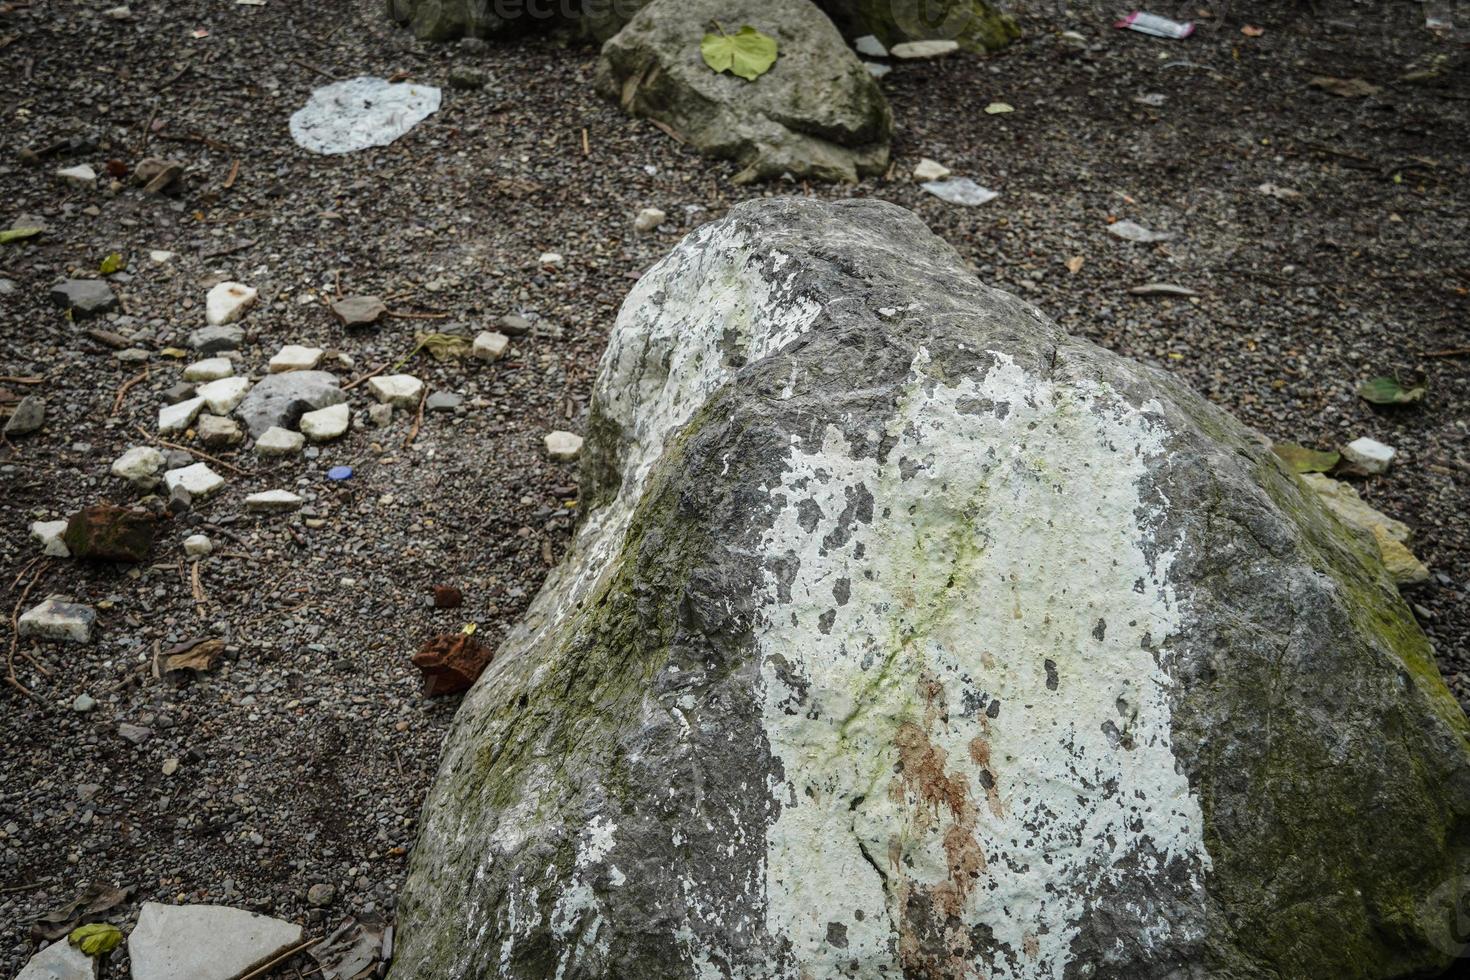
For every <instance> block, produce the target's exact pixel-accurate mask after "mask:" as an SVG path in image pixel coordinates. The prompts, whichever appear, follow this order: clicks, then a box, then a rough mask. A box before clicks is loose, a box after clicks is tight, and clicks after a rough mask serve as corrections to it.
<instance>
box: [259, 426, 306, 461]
mask: <svg viewBox="0 0 1470 980" xmlns="http://www.w3.org/2000/svg"><path fill="white" fill-rule="evenodd" d="M304 445H306V436H304V435H302V434H301V433H299V432H292V431H291V430H290V429H283V428H281V427H280V426H278V425H273V426H271V427H270V428H269V429H266V430H265V431H264V432H262V433H261V434H260V438H258V439H256V440H255V451H256V452H258V453H260V455H262V456H290V455H292V454H293V453H299V452H301V447H302V446H304Z"/></svg>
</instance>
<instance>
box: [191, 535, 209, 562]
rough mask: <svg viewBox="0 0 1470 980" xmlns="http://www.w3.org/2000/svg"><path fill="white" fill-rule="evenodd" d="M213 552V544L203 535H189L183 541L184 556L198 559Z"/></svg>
mask: <svg viewBox="0 0 1470 980" xmlns="http://www.w3.org/2000/svg"><path fill="white" fill-rule="evenodd" d="M213 550H214V542H213V541H211V540H209V538H208V537H207V536H205V535H203V534H191V535H189V536H188V537H187V538H185V539H184V554H186V555H189V556H190V557H193V558H199V557H202V556H203V555H207V554H209V553H210V552H211V551H213Z"/></svg>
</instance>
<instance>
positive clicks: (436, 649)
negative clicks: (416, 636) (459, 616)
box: [413, 633, 495, 698]
mask: <svg viewBox="0 0 1470 980" xmlns="http://www.w3.org/2000/svg"><path fill="white" fill-rule="evenodd" d="M494 656H495V654H494V653H492V652H491V650H490V648H489V647H487V646H484V645H483V644H480V643H478V642H476V641H475V639H474V638H473V637H470V636H467V635H465V634H464V633H441V634H439V635H438V636H436V637H433V638H432V639H430V640H429V642H427V643H425V644H424V645H423V646H422V647H421V648H420V649H419V652H418V653H416V654H414V655H413V665H414V666H415V667H417V668H418V669H419V670H420V671H421V672H422V673H423V675H424V696H425V697H430V698H432V697H437V696H439V695H441V694H458V693H459V692H460V691H466V690H469V687H470V685H471V684H473V683H475V678H477V677H479V676H480V672H481V671H483V670H484V669H485V668H486V667H487V666H489V664H490V660H491V658H492V657H494Z"/></svg>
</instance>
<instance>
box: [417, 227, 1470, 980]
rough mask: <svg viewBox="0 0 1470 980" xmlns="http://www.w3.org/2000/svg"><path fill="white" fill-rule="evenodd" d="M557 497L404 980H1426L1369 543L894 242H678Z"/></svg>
mask: <svg viewBox="0 0 1470 980" xmlns="http://www.w3.org/2000/svg"><path fill="white" fill-rule="evenodd" d="M582 499H583V501H584V502H585V505H586V508H587V512H586V514H585V517H584V521H583V524H582V526H581V528H580V529H579V532H578V536H577V538H576V540H575V542H574V545H573V547H572V549H571V551H570V553H569V555H568V557H567V560H566V561H565V562H564V563H563V564H562V565H561V566H560V567H559V568H558V569H557V570H555V571H554V572H553V573H552V575H551V576H550V577H549V578H548V580H547V583H546V586H545V588H544V589H543V591H542V593H541V594H540V595H539V596H538V598H537V599H536V601H535V602H534V603H533V605H532V607H531V609H530V610H529V611H528V614H527V617H526V619H525V621H524V623H523V624H522V625H521V626H520V627H519V628H518V629H517V630H516V631H515V632H513V633H512V634H511V635H510V636H509V637H508V638H507V640H506V641H505V643H504V644H503V645H502V647H501V649H500V650H499V651H498V653H497V656H496V659H495V661H494V663H493V664H492V665H491V666H490V667H489V668H488V669H487V670H486V671H485V673H484V675H483V676H482V677H481V678H480V680H479V682H478V683H477V684H476V685H475V687H474V688H473V689H472V690H471V691H470V692H469V694H468V695H466V698H465V701H464V704H463V706H462V707H461V709H460V712H459V715H458V717H457V719H456V722H455V726H454V729H453V731H452V732H451V734H450V736H449V738H448V740H447V742H446V748H445V754H444V759H443V763H442V767H441V770H440V773H439V776H438V778H437V782H436V785H435V787H434V789H433V791H432V792H431V795H430V798H429V801H428V803H427V805H426V807H425V810H424V813H423V823H422V832H421V837H420V840H419V843H418V845H417V847H416V848H415V849H414V851H413V857H412V865H411V868H410V874H409V879H408V882H407V887H406V890H405V893H404V896H403V901H402V903H401V905H400V916H401V918H400V923H401V940H400V944H399V947H398V953H397V956H396V959H395V964H394V969H393V973H392V976H393V978H394V980H428V978H437V977H448V976H453V977H459V978H472V977H492V976H493V977H505V978H526V980H529V978H538V980H539V978H546V977H553V976H555V977H561V978H593V977H610V976H620V977H657V978H662V977H681V978H682V977H692V978H727V977H728V978H752V980H753V978H793V980H794V978H798V977H811V978H826V977H837V976H851V977H864V978H875V977H891V978H897V977H900V976H903V977H954V978H961V977H976V978H979V977H986V978H992V977H993V978H1081V977H1092V978H1135V980H1149V978H1166V977H1167V978H1204V977H1207V976H1208V977H1221V978H1225V977H1228V978H1247V977H1268V976H1269V977H1283V978H1284V977H1338V976H1353V977H1400V976H1409V975H1415V974H1417V973H1419V972H1421V971H1422V972H1424V973H1426V974H1428V973H1430V972H1432V971H1434V970H1437V969H1442V968H1444V967H1445V966H1447V965H1448V963H1449V962H1450V956H1449V952H1448V951H1446V950H1444V949H1441V948H1438V947H1436V945H1435V944H1434V942H1433V941H1432V940H1431V938H1430V934H1431V932H1432V931H1435V930H1438V931H1439V934H1440V935H1441V936H1442V935H1443V934H1444V931H1445V927H1446V923H1444V922H1441V921H1439V919H1438V918H1437V916H1438V911H1437V910H1441V909H1448V907H1449V905H1450V904H1451V903H1450V902H1447V901H1445V900H1444V898H1445V893H1444V890H1445V889H1446V888H1451V889H1452V888H1454V887H1457V886H1458V885H1463V883H1464V879H1463V878H1462V877H1461V876H1463V875H1464V874H1465V873H1466V872H1467V870H1470V835H1467V830H1470V825H1467V822H1466V817H1467V814H1470V725H1467V722H1466V719H1465V716H1464V715H1463V713H1462V712H1461V711H1460V709H1459V707H1458V706H1457V705H1456V703H1455V701H1454V700H1453V699H1452V698H1451V696H1450V695H1449V693H1448V691H1446V689H1445V688H1444V686H1443V684H1442V682H1441V681H1440V678H1439V674H1438V672H1437V671H1436V669H1435V667H1434V664H1433V661H1432V659H1431V652H1430V650H1429V648H1428V644H1427V642H1426V641H1425V639H1424V637H1423V635H1422V634H1421V633H1420V631H1419V629H1418V627H1417V626H1416V625H1415V623H1414V620H1413V618H1412V616H1411V615H1410V613H1409V611H1408V609H1407V608H1406V607H1405V605H1404V604H1403V601H1402V600H1401V599H1400V597H1399V595H1398V592H1397V591H1396V589H1395V588H1394V587H1393V585H1392V583H1391V582H1390V581H1389V579H1388V578H1387V575H1386V573H1385V572H1384V570H1383V568H1382V566H1381V565H1380V564H1378V563H1377V561H1376V558H1375V556H1374V555H1373V552H1372V551H1371V548H1370V547H1369V546H1367V545H1366V544H1365V543H1364V542H1363V541H1362V540H1361V539H1360V538H1359V537H1357V536H1355V535H1351V534H1348V533H1346V532H1345V530H1344V528H1343V527H1342V525H1341V524H1340V523H1339V522H1338V520H1337V519H1336V518H1334V517H1333V516H1332V515H1331V514H1330V513H1328V511H1327V510H1326V509H1325V508H1324V507H1323V506H1322V505H1321V504H1320V502H1319V501H1318V500H1317V498H1316V495H1315V494H1314V493H1313V492H1312V491H1310V490H1309V489H1307V488H1306V487H1305V486H1304V485H1303V484H1302V483H1301V482H1300V481H1298V480H1297V479H1296V478H1295V477H1293V476H1292V475H1291V474H1289V473H1288V472H1287V471H1286V470H1285V469H1284V468H1283V467H1282V465H1281V464H1280V463H1279V461H1278V460H1277V459H1276V457H1275V456H1274V455H1273V454H1272V453H1271V452H1270V451H1269V450H1267V449H1266V448H1264V446H1263V445H1262V443H1261V442H1260V441H1258V439H1257V438H1256V437H1254V435H1253V434H1252V433H1251V432H1249V431H1248V430H1246V429H1245V428H1243V427H1242V426H1241V425H1239V424H1238V423H1237V422H1235V421H1234V420H1233V419H1231V418H1230V417H1229V416H1227V415H1226V414H1225V413H1223V412H1221V411H1219V410H1218V409H1216V408H1214V407H1212V406H1211V405H1209V404H1208V403H1206V402H1205V401H1204V400H1203V399H1202V398H1200V397H1199V396H1198V395H1196V394H1195V393H1193V392H1192V391H1190V390H1189V389H1187V388H1186V387H1184V386H1182V385H1181V384H1179V383H1178V382H1176V381H1174V380H1173V379H1171V378H1170V377H1169V376H1168V375H1166V374H1164V373H1162V372H1160V371H1157V370H1155V369H1152V368H1147V367H1143V366H1140V365H1137V364H1134V363H1131V362H1128V361H1125V360H1123V359H1122V358H1119V357H1117V356H1115V355H1113V354H1110V353H1108V352H1107V351H1104V350H1102V349H1100V348H1097V347H1095V346H1093V345H1091V344H1089V343H1086V342H1084V341H1080V340H1075V339H1072V338H1069V337H1067V336H1066V335H1064V334H1063V333H1062V332H1061V331H1060V330H1058V329H1057V328H1056V327H1055V326H1054V325H1053V324H1051V323H1050V322H1049V321H1048V320H1047V319H1046V318H1045V317H1044V316H1043V315H1042V314H1041V313H1040V312H1039V311H1037V310H1036V309H1035V308H1034V307H1030V306H1028V305H1026V304H1024V303H1023V302H1021V301H1019V300H1017V299H1015V298H1012V297H1010V296H1008V295H1005V294H1003V293H1000V292H998V291H995V290H992V289H990V288H988V287H986V286H984V285H982V284H981V283H979V282H978V281H976V280H975V279H974V278H973V277H972V276H970V275H969V274H968V273H967V272H966V271H965V267H964V264H963V262H962V261H961V259H960V258H959V256H957V255H956V254H955V253H954V252H953V251H952V250H951V249H950V248H949V247H948V246H947V245H945V244H943V243H942V242H940V241H939V240H938V239H936V238H935V237H933V236H932V235H930V234H929V233H928V231H927V230H926V229H925V228H924V227H923V226H922V224H921V223H920V222H919V221H918V220H917V219H916V218H915V217H913V216H912V215H910V214H909V213H907V212H905V211H902V210H901V209H898V208H895V207H893V206H891V205H887V204H883V203H880V202H876V201H849V202H844V203H840V204H824V203H821V202H818V201H814V200H766V201H759V202H751V203H747V204H742V205H740V206H739V207H737V208H735V209H734V210H733V211H732V212H731V213H730V214H729V215H728V216H727V217H725V218H724V219H722V220H720V221H718V222H716V223H714V224H712V225H708V226H706V227H704V228H702V229H700V230H698V231H696V232H695V233H693V234H692V235H691V236H690V237H689V238H687V239H686V240H685V241H684V243H683V244H682V245H680V246H679V247H678V248H677V249H676V250H675V251H674V253H673V254H672V255H670V256H669V257H668V258H666V259H665V260H664V261H663V262H661V263H660V264H659V265H658V266H656V267H655V268H654V269H653V270H651V271H650V272H649V273H648V274H647V275H645V276H644V278H643V279H642V280H641V281H640V282H639V284H638V285H637V286H636V287H635V288H634V290H633V292H632V294H631V295H630V297H629V298H628V300H627V302H626V303H625V304H624V307H623V311H622V313H621V315H620V317H619V320H618V325H617V328H616V330H615V331H614V333H613V336H612V338H611V340H610V344H609V347H608V350H607V354H606V356H605V358H604V361H603V364H602V369H601V373H600V375H599V379H598V382H597V386H596V389H595V391H594V401H593V410H592V418H591V420H590V422H589V437H588V444H587V449H586V451H585V453H584V461H583V485H582ZM1431 895H1435V896H1437V898H1436V900H1435V901H1430V900H1429V897H1430V896H1431ZM1436 902H1438V903H1439V904H1436ZM1451 949H1453V947H1451Z"/></svg>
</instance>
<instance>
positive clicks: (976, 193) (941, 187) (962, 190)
mask: <svg viewBox="0 0 1470 980" xmlns="http://www.w3.org/2000/svg"><path fill="white" fill-rule="evenodd" d="M919 186H920V187H922V188H924V190H926V191H928V192H929V193H930V194H933V195H934V196H935V197H937V198H939V199H940V200H941V201H948V202H949V203H950V204H959V205H963V206H964V207H967V208H973V207H978V206H979V205H981V204H987V203H989V202H990V201H993V200H995V199H996V198H997V197H999V196H1000V191H993V190H991V189H990V188H988V187H982V186H980V185H979V184H977V183H975V182H974V181H973V180H971V179H970V178H969V177H951V178H949V179H947V180H930V181H925V182H924V183H923V184H920V185H919Z"/></svg>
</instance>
